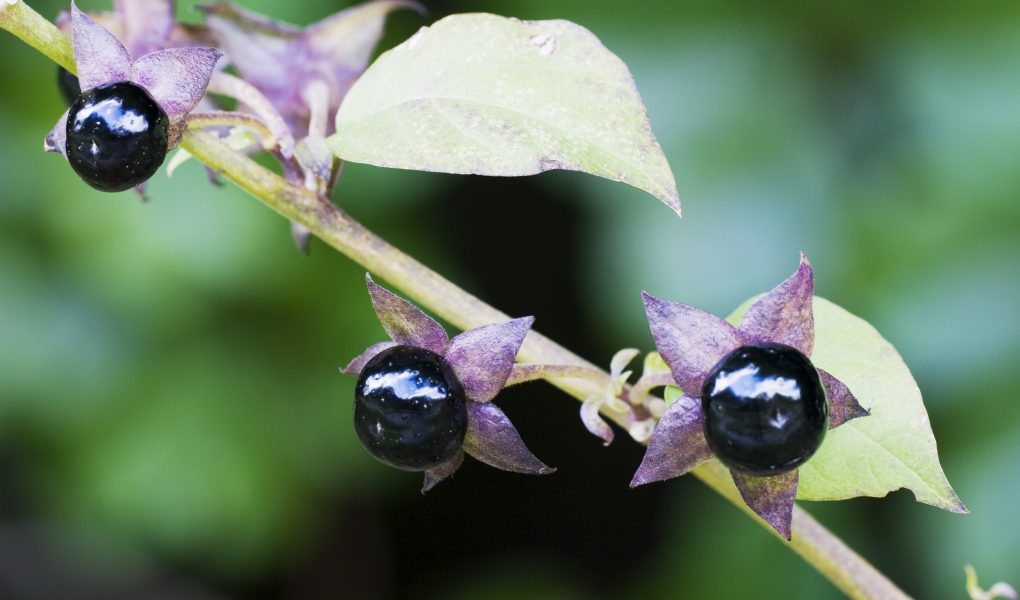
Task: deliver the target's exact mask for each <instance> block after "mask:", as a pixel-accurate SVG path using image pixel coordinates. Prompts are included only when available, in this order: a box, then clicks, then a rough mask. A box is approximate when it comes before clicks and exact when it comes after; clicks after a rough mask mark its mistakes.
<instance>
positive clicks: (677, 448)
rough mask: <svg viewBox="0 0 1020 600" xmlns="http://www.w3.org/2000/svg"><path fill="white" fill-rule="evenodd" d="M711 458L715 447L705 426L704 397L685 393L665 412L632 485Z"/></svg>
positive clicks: (662, 477)
mask: <svg viewBox="0 0 1020 600" xmlns="http://www.w3.org/2000/svg"><path fill="white" fill-rule="evenodd" d="M710 458H712V450H711V449H709V447H708V442H707V441H706V440H705V433H704V431H703V428H702V415H701V399H700V398H693V397H691V396H688V395H686V394H685V395H682V396H680V397H679V398H677V399H676V400H675V401H674V402H673V404H670V405H669V406H668V407H667V408H666V412H664V413H662V418H660V419H659V424H658V425H657V426H656V427H655V431H654V432H653V433H652V438H651V439H650V440H648V450H647V451H646V452H645V456H644V458H643V459H642V460H641V465H640V466H639V467H638V470H637V471H636V472H635V473H634V477H633V479H631V482H630V487H632V488H634V487H638V486H640V485H645V484H646V483H652V482H653V481H664V480H666V479H672V478H674V477H680V476H681V475H686V474H687V473H689V472H690V470H691V469H693V468H694V467H697V466H698V465H700V464H701V463H703V462H705V461H706V460H708V459H710Z"/></svg>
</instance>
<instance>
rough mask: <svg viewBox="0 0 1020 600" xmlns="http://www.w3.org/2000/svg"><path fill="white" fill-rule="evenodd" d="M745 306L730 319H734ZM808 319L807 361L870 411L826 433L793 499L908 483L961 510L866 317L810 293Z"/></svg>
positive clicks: (914, 390) (913, 398)
mask: <svg viewBox="0 0 1020 600" xmlns="http://www.w3.org/2000/svg"><path fill="white" fill-rule="evenodd" d="M750 304H751V301H748V302H747V303H745V304H744V305H743V306H741V307H740V308H738V309H737V310H736V312H734V314H733V315H731V316H730V317H729V320H730V322H732V323H736V322H738V321H739V320H740V317H741V316H742V315H743V314H744V312H745V311H746V310H747V307H748V306H750ZM814 317H815V345H814V351H813V353H812V355H811V360H812V362H814V364H815V366H817V367H819V368H821V369H824V370H826V371H828V372H829V373H831V374H832V375H834V376H835V377H837V378H838V379H839V380H840V381H842V382H843V383H844V384H846V385H847V387H849V388H850V391H851V392H853V394H854V396H856V397H857V400H858V401H859V402H860V403H861V405H862V406H864V408H867V409H868V410H870V411H871V415H870V416H867V417H861V418H858V419H854V420H852V421H849V422H847V423H845V424H843V425H842V426H840V427H838V428H837V429H834V430H832V431H830V432H829V433H828V434H827V435H826V438H825V441H824V442H823V443H822V447H821V448H820V449H819V450H818V453H817V454H815V455H814V456H813V457H812V458H811V460H809V461H808V462H807V463H806V464H805V465H804V466H802V467H800V485H799V487H798V493H797V498H798V499H800V500H844V499H847V498H854V497H857V496H874V497H881V496H885V495H886V494H888V493H889V492H891V491H894V490H898V489H901V488H907V489H909V490H911V491H912V492H914V496H915V497H916V498H917V500H918V501H920V502H924V503H927V504H931V505H932V506H937V507H939V508H943V509H945V510H949V511H953V512H967V509H966V508H965V507H964V506H963V503H961V502H960V499H959V498H958V497H957V496H956V493H955V492H954V491H953V488H952V487H951V486H950V485H949V481H948V480H947V479H946V476H945V474H944V473H943V472H942V467H941V466H940V465H939V459H938V452H937V450H936V447H935V437H934V435H933V434H932V431H931V424H930V423H929V422H928V413H927V411H925V408H924V403H923V402H922V401H921V391H920V390H919V389H918V387H917V383H916V382H915V381H914V378H913V376H912V375H911V374H910V370H909V369H908V368H907V365H906V364H905V363H904V362H903V359H902V358H900V355H899V354H897V352H896V350H895V349H894V348H893V347H892V345H891V344H890V343H889V342H887V341H886V340H885V339H883V338H882V336H881V335H880V334H879V333H878V332H877V331H876V330H875V328H874V327H872V326H871V325H869V324H868V323H867V322H866V321H864V320H863V319H861V318H860V317H857V316H855V315H852V314H850V313H849V312H847V311H846V310H844V309H842V308H840V307H839V306H836V305H835V304H833V303H831V302H829V301H828V300H825V299H823V298H819V297H817V296H816V297H815V299H814Z"/></svg>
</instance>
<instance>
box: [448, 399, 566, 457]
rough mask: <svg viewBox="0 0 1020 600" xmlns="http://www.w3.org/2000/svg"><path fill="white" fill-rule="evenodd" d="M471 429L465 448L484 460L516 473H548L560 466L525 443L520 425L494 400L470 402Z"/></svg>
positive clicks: (469, 424)
mask: <svg viewBox="0 0 1020 600" xmlns="http://www.w3.org/2000/svg"><path fill="white" fill-rule="evenodd" d="M467 404H468V406H467V410H468V430H467V435H466V436H465V437H464V451H465V452H467V453H468V454H470V455H471V456H473V457H475V458H476V459H478V460H480V461H482V462H483V463H485V464H487V465H489V466H492V467H496V468H497V469H502V470H504V471H513V472H514V473H525V474H527V475H548V474H550V473H555V472H556V469H554V468H552V467H549V466H546V465H545V464H544V463H542V461H540V460H538V458H536V457H535V455H534V454H532V453H531V451H530V450H528V447H527V446H525V445H524V440H522V439H521V435H520V434H519V433H517V428H516V427H514V424H513V423H511V422H510V419H509V418H508V417H507V416H506V414H505V413H504V412H503V411H502V410H500V408H499V407H498V406H496V405H495V404H493V403H491V402H485V403H482V402H468V403H467Z"/></svg>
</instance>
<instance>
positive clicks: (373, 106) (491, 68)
mask: <svg viewBox="0 0 1020 600" xmlns="http://www.w3.org/2000/svg"><path fill="white" fill-rule="evenodd" d="M329 144H330V147H331V148H332V150H333V152H334V153H335V154H336V155H337V156H339V157H340V158H342V159H344V160H347V161H351V162H358V163H367V164H372V165H378V166H382V167H393V168H400V169H414V170H419V171H440V172H444V173H466V174H467V173H470V174H477V175H500V176H516V175H533V174H535V173H540V172H542V171H547V170H550V169H568V170H572V171H584V172H587V173H591V174H594V175H598V176H600V177H605V178H607V179H612V180H614V181H622V182H625V183H628V184H630V185H633V186H635V187H638V188H640V189H642V190H645V191H647V192H648V193H650V194H652V195H654V196H655V197H657V198H658V199H659V200H661V201H662V202H664V203H665V204H666V205H667V206H669V207H670V208H672V209H673V210H675V211H676V212H677V214H679V212H680V199H679V195H678V194H677V191H676V183H675V181H674V179H673V174H672V172H671V171H670V168H669V164H668V163H667V161H666V157H665V155H663V153H662V149H661V148H660V147H659V144H658V142H657V141H656V140H655V136H654V134H653V133H652V129H651V125H650V123H649V121H648V116H647V114H646V112H645V107H644V104H643V103H642V101H641V97H640V95H639V94H638V91H637V88H636V87H635V85H634V80H633V78H632V77H631V74H630V71H628V70H627V66H626V65H625V64H624V63H623V61H621V60H620V59H619V58H617V57H616V56H615V55H614V54H613V53H611V52H610V51H609V50H607V49H606V48H605V46H603V45H602V44H601V42H599V40H598V39H597V38H596V37H595V36H594V35H593V34H592V33H591V32H589V31H588V30H586V29H584V28H583V27H581V26H579V25H575V24H574V23H570V22H569V21H559V20H557V21H519V20H517V19H509V18H506V17H500V16H496V15H489V14H463V15H453V16H450V17H447V18H445V19H442V20H440V21H438V22H436V23H435V24H433V25H432V26H431V27H426V28H422V29H421V30H420V31H419V32H418V33H417V34H415V35H414V36H413V37H411V38H410V39H409V40H407V41H406V42H404V43H403V44H401V45H399V46H397V47H396V48H394V49H392V50H390V51H388V52H386V53H385V54H383V55H382V56H380V57H379V59H378V60H377V61H376V62H375V63H374V64H373V65H372V66H371V67H369V68H368V70H367V71H366V72H365V74H364V75H362V77H361V78H360V79H359V80H358V81H357V83H355V85H354V87H352V88H351V90H350V92H349V93H348V95H347V97H346V99H345V100H344V102H343V104H342V105H341V107H340V110H339V111H338V112H337V116H336V134H335V135H334V136H332V137H330V138H329Z"/></svg>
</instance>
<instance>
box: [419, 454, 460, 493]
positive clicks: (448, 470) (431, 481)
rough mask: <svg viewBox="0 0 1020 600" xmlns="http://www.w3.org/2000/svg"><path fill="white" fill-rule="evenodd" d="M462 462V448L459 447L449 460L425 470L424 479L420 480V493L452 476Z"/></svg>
mask: <svg viewBox="0 0 1020 600" xmlns="http://www.w3.org/2000/svg"><path fill="white" fill-rule="evenodd" d="M463 463H464V450H463V449H461V450H458V451H457V454H455V455H454V457H453V458H451V459H450V460H448V461H446V462H444V463H443V464H441V465H439V466H438V467H433V468H431V469H429V470H427V471H425V481H424V482H422V485H421V493H422V494H424V493H426V492H428V491H430V490H432V488H434V487H436V485H437V484H438V483H439V482H440V481H443V480H444V479H448V478H450V477H453V474H454V473H456V472H457V469H459V468H460V465H461V464H463Z"/></svg>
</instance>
